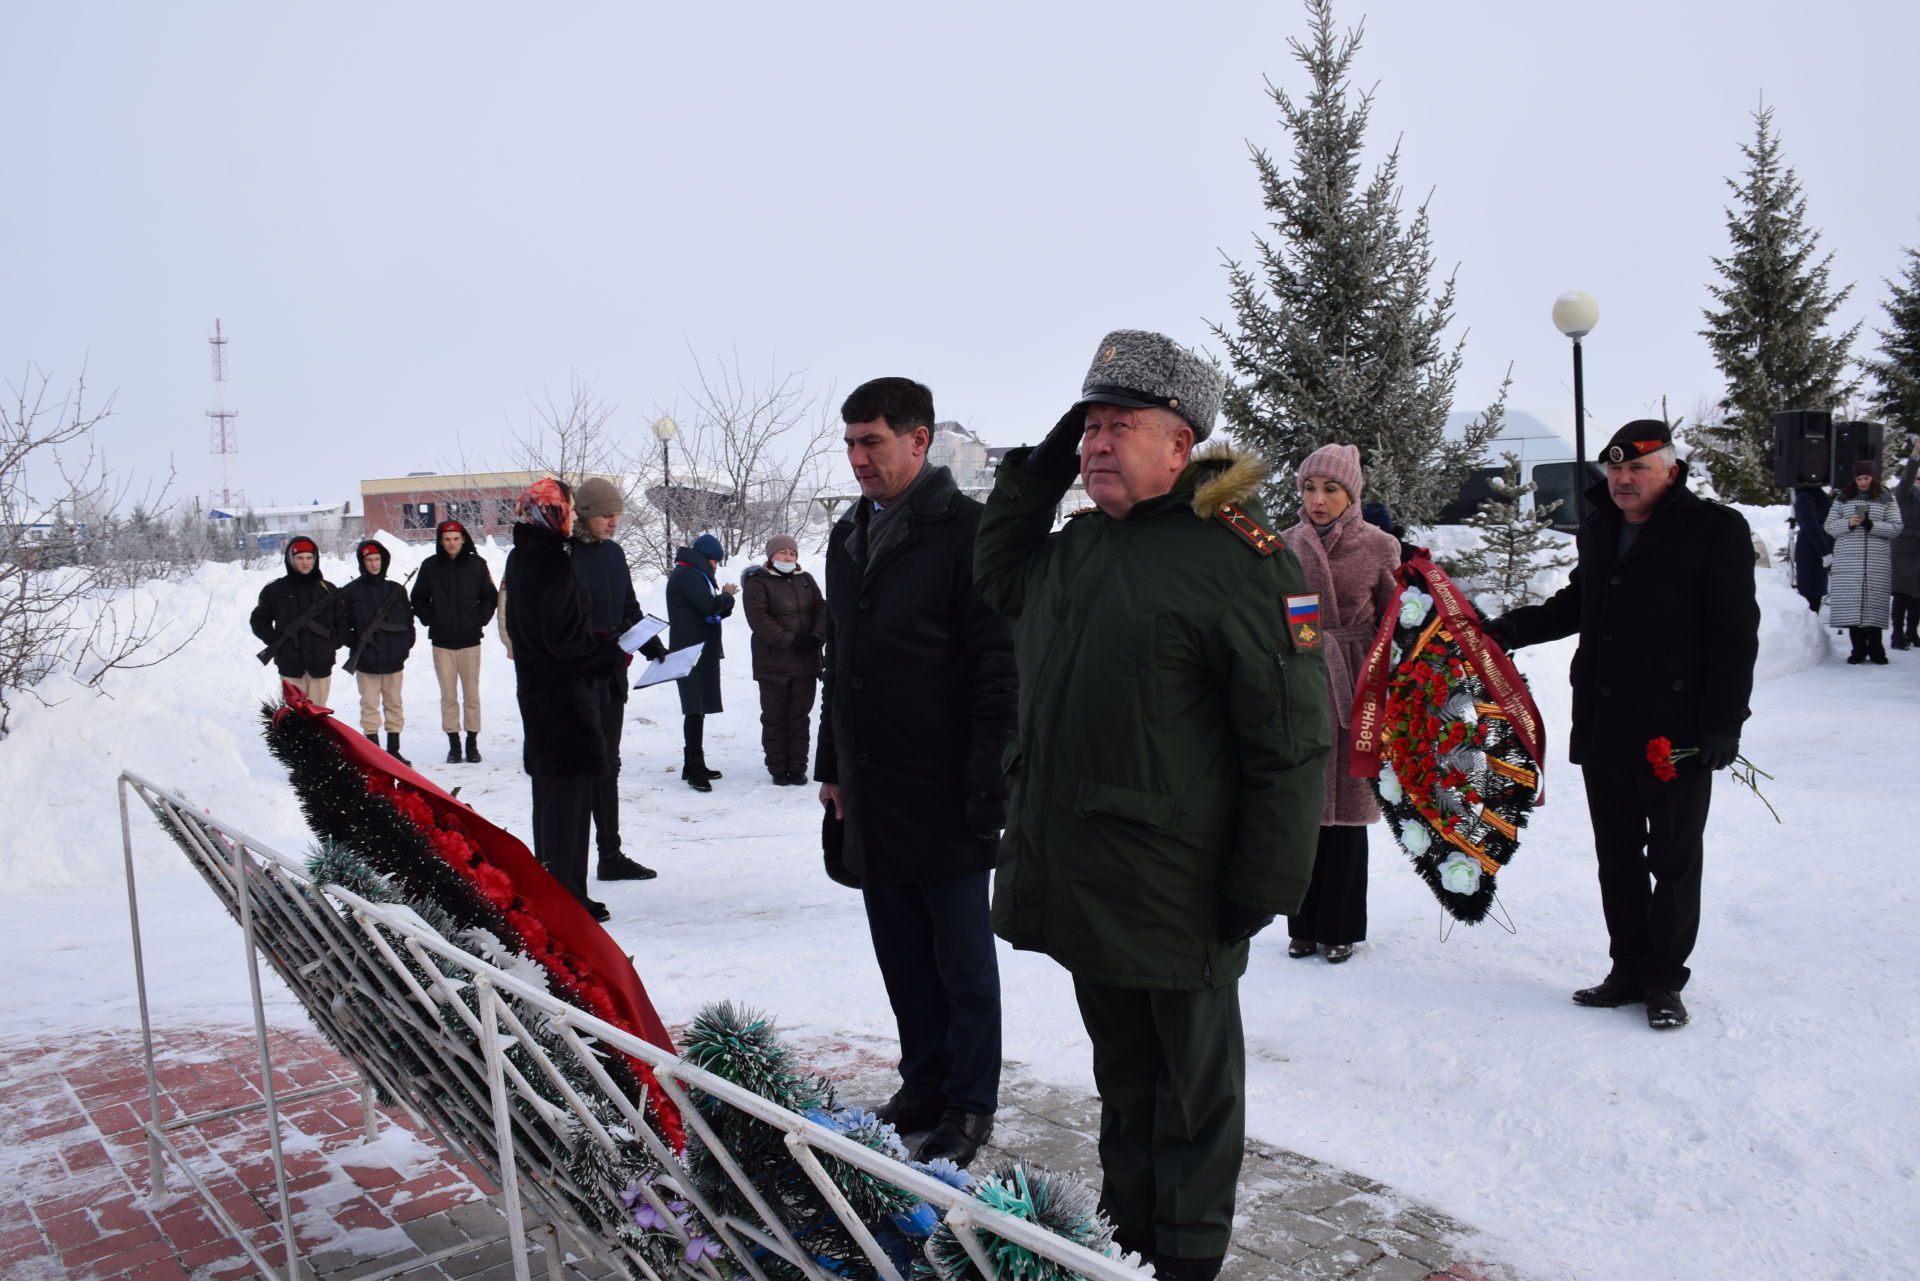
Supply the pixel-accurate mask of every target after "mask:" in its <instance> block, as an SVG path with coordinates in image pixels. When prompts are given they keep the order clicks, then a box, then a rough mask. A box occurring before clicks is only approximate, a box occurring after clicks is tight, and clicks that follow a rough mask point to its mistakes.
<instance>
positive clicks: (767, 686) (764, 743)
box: [760, 676, 818, 774]
mask: <svg viewBox="0 0 1920 1281" xmlns="http://www.w3.org/2000/svg"><path fill="white" fill-rule="evenodd" d="M817 684H818V682H816V681H815V680H814V678H813V677H811V676H769V677H766V678H765V679H763V680H762V681H761V682H760V750H761V751H763V752H765V753H766V756H767V772H768V773H769V774H804V773H806V772H807V737H808V735H807V724H808V716H809V715H810V714H811V713H812V711H813V697H814V690H815V688H816V686H817Z"/></svg>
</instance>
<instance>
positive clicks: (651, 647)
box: [640, 636, 667, 663]
mask: <svg viewBox="0 0 1920 1281" xmlns="http://www.w3.org/2000/svg"><path fill="white" fill-rule="evenodd" d="M666 656H667V647H666V646H665V645H663V644H661V643H660V638H659V637H658V636H649V637H648V638H647V640H646V642H645V643H644V644H642V645H641V646H640V657H642V658H649V659H652V660H653V661H654V662H656V663H657V662H659V661H660V660H661V659H663V658H665V657H666Z"/></svg>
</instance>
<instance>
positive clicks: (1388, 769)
mask: <svg viewBox="0 0 1920 1281" xmlns="http://www.w3.org/2000/svg"><path fill="white" fill-rule="evenodd" d="M1406 795H1407V793H1406V789H1405V788H1403V787H1401V786H1400V776H1399V775H1397V774H1395V773H1394V772H1393V766H1391V765H1389V764H1387V763H1386V762H1385V761H1382V762H1380V799H1381V800H1383V801H1385V802H1386V803H1387V804H1389V805H1398V804H1399V803H1400V802H1401V801H1402V800H1403V799H1405V797H1406Z"/></svg>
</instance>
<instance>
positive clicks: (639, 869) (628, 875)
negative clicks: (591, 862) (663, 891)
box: [594, 854, 660, 881]
mask: <svg viewBox="0 0 1920 1281" xmlns="http://www.w3.org/2000/svg"><path fill="white" fill-rule="evenodd" d="M594 875H595V876H596V877H598V878H599V879H600V880H603V881H651V880H652V879H653V878H654V877H656V876H658V875H660V873H658V872H656V871H654V870H653V869H652V868H650V867H648V866H647V865H646V864H645V863H636V862H634V861H633V860H632V859H630V858H628V857H627V856H626V855H624V854H615V855H614V856H613V857H612V858H603V859H601V860H600V865H599V866H598V867H597V868H595V869H594Z"/></svg>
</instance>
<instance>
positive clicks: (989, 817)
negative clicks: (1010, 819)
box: [961, 792, 1007, 841]
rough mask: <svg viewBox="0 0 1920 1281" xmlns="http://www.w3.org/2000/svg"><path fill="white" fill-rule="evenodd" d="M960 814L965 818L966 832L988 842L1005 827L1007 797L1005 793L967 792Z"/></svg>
mask: <svg viewBox="0 0 1920 1281" xmlns="http://www.w3.org/2000/svg"><path fill="white" fill-rule="evenodd" d="M961 813H962V814H963V815H964V816H965V818H966V821H967V831H969V832H971V833H972V834H973V835H974V836H975V837H977V838H979V839H980V840H983V841H990V840H992V839H993V838H994V837H996V836H998V835H1000V829H1001V828H1003V827H1005V826H1006V825H1007V795H1006V793H1005V792H968V793H967V799H966V801H965V803H964V805H963V806H962V809H961Z"/></svg>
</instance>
